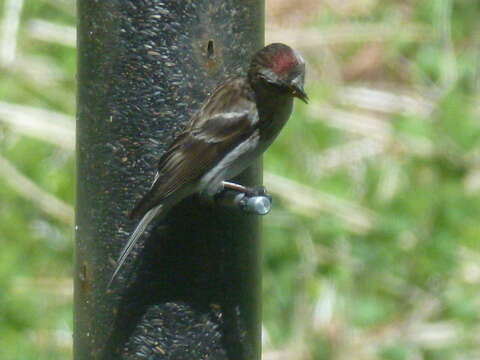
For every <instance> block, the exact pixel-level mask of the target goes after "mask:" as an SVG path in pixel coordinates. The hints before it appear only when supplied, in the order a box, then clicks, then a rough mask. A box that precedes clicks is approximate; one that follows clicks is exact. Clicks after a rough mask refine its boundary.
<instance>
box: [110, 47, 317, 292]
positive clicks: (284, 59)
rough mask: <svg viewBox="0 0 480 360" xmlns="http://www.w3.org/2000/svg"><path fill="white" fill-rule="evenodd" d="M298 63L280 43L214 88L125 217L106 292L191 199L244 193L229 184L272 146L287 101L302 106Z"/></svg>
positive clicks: (302, 67) (288, 107) (301, 70)
mask: <svg viewBox="0 0 480 360" xmlns="http://www.w3.org/2000/svg"><path fill="white" fill-rule="evenodd" d="M304 82H305V60H304V59H303V57H302V56H301V55H300V53H299V52H297V51H296V50H294V49H292V48H291V47H290V46H288V45H285V44H282V43H273V44H270V45H267V46H265V47H263V48H262V49H260V50H258V51H257V52H256V53H255V54H254V55H253V57H252V59H251V62H250V66H249V68H248V71H247V72H246V74H245V75H243V76H237V77H232V78H229V79H227V80H226V81H224V82H223V83H221V84H220V85H218V86H217V87H216V88H215V89H214V90H213V91H212V93H211V95H210V96H208V97H207V99H206V100H205V101H204V103H203V104H202V106H201V107H200V109H199V110H198V111H197V112H195V113H194V115H193V116H192V117H191V118H190V121H189V122H188V124H187V126H186V127H185V129H184V130H183V131H182V132H181V133H180V134H179V135H178V136H177V137H176V138H175V139H174V141H173V142H172V144H171V145H170V146H169V147H168V148H167V150H166V152H165V153H164V154H163V156H161V158H160V160H159V162H158V169H157V172H156V175H155V178H154V181H153V183H152V185H151V187H150V190H149V191H148V192H147V193H146V194H145V196H143V198H141V200H140V201H139V202H138V203H137V204H136V206H135V207H134V208H133V210H132V211H131V212H130V215H129V218H130V219H136V218H138V219H140V221H139V223H138V225H137V226H136V228H135V230H134V231H133V233H132V234H131V236H130V238H129V239H128V241H127V243H126V245H125V246H124V247H123V249H122V251H121V252H120V256H119V257H118V260H117V262H116V267H115V269H114V271H113V274H112V276H111V278H110V281H109V283H108V287H110V285H111V284H112V282H113V281H114V279H115V277H116V276H117V275H118V273H119V271H120V269H121V268H122V266H123V264H124V263H125V260H126V259H127V258H128V255H129V254H130V252H131V251H132V249H133V248H134V246H135V244H136V242H137V241H138V239H139V238H140V237H141V236H142V234H143V233H144V231H145V230H146V228H147V226H148V225H149V224H150V223H151V222H152V221H153V220H154V219H156V218H161V217H163V216H165V215H166V213H167V212H168V211H169V210H170V209H171V208H172V207H173V206H174V205H176V204H177V203H179V202H180V201H181V200H183V199H184V198H186V197H187V196H190V195H192V194H194V193H201V194H203V195H206V196H207V197H214V196H215V195H217V194H219V193H220V192H222V191H223V190H228V189H230V190H235V191H245V192H248V191H249V189H248V188H246V187H244V186H242V185H240V184H235V183H232V182H230V181H228V180H230V179H232V178H234V177H235V176H237V175H239V174H240V173H241V172H242V171H243V170H245V169H246V168H247V167H248V166H249V165H251V164H252V162H253V161H254V160H255V159H256V158H257V157H259V156H260V155H262V153H263V152H264V151H265V150H266V149H267V148H268V147H269V146H270V145H271V144H272V142H273V141H274V140H275V138H276V137H277V135H278V134H279V132H280V130H281V129H282V128H283V126H284V125H285V123H286V122H287V120H288V119H289V117H290V115H291V113H292V109H293V100H294V98H298V99H300V100H302V101H303V102H305V103H308V100H309V99H308V96H307V94H306V93H305V90H304Z"/></svg>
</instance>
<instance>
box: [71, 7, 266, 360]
mask: <svg viewBox="0 0 480 360" xmlns="http://www.w3.org/2000/svg"><path fill="white" fill-rule="evenodd" d="M263 8H264V4H263V0H195V1H187V0H183V1H159V0H112V1H97V0H81V1H79V2H78V14H79V27H78V54H79V55H78V120H77V125H78V126H77V159H78V168H77V219H76V221H77V226H76V266H75V330H74V355H75V360H87V359H88V360H91V359H150V360H154V359H172V360H173V359H176V360H180V359H181V360H190V359H191V360H201V359H209V360H214V359H215V360H223V359H225V360H226V359H229V360H233V359H235V360H247V359H248V360H258V359H260V307H259V304H260V299H259V290H260V278H261V277H260V267H259V258H260V255H259V253H260V246H259V218H258V217H257V216H255V215H247V214H244V213H242V212H241V211H240V210H238V209H234V208H228V207H222V206H220V205H218V204H217V205H215V204H208V203H206V202H205V201H202V200H201V199H199V198H197V197H191V198H188V199H186V200H185V201H183V202H182V203H181V204H179V205H178V206H177V207H176V208H174V209H173V210H172V211H171V213H170V214H169V216H168V217H167V218H166V219H164V220H163V221H162V222H159V223H157V224H155V225H154V226H152V227H151V228H150V229H149V230H148V231H147V233H146V234H145V235H144V236H143V237H142V239H141V240H140V242H139V244H137V247H136V248H135V250H134V251H133V253H132V255H131V256H130V258H129V259H128V261H127V263H126V265H125V266H124V267H123V268H122V270H121V272H120V273H119V276H118V278H117V279H116V281H115V283H114V284H113V286H112V288H111V289H110V290H108V291H107V283H108V280H109V279H110V276H111V274H112V271H113V269H114V262H115V260H116V259H117V256H118V254H119V252H120V249H121V248H122V246H123V244H124V243H125V241H126V240H127V238H128V237H129V235H130V233H131V231H132V230H133V229H134V227H135V225H136V221H130V220H128V219H127V214H128V212H129V211H130V210H131V209H132V207H133V206H134V204H135V202H136V201H137V200H138V199H139V198H140V197H141V196H142V195H143V194H145V192H146V191H147V189H148V187H149V186H150V184H151V182H152V180H153V175H154V172H155V168H156V162H157V161H158V159H159V157H160V156H161V155H162V153H163V151H165V149H166V148H167V146H168V145H169V144H170V143H171V142H172V140H173V139H174V137H175V134H177V133H178V131H180V130H181V129H182V127H183V126H184V125H185V123H186V122H187V121H188V120H189V118H190V116H191V115H192V113H193V112H194V111H195V110H196V109H198V108H199V106H200V104H201V102H202V101H203V100H204V99H205V97H206V96H207V94H208V92H209V91H211V90H212V89H213V87H214V86H215V85H216V84H217V83H218V82H220V81H221V80H223V79H225V78H226V77H227V76H230V75H233V74H236V73H241V72H243V71H245V70H246V68H247V66H248V64H249V61H250V58H251V56H252V54H253V53H254V52H255V51H256V50H258V49H259V48H261V47H262V45H263V14H264V11H263ZM240 181H241V182H242V183H243V184H245V185H249V186H251V185H258V184H260V183H261V166H260V163H257V164H256V165H255V166H254V167H253V168H251V169H249V170H248V171H247V172H246V173H245V174H243V175H242V177H241V180H240Z"/></svg>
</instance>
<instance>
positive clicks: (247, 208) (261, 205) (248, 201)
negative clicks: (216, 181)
mask: <svg viewBox="0 0 480 360" xmlns="http://www.w3.org/2000/svg"><path fill="white" fill-rule="evenodd" d="M222 185H223V190H222V191H221V192H220V193H223V194H222V197H223V196H224V195H225V192H228V193H231V192H234V194H235V196H234V197H233V199H232V201H231V202H233V204H234V205H236V206H238V207H239V208H240V209H241V210H242V211H244V212H247V213H250V214H256V215H266V214H268V213H269V212H270V210H271V208H272V197H271V196H270V195H269V194H268V193H267V190H266V189H265V187H264V186H254V187H247V186H243V185H240V184H235V183H232V182H228V181H224V182H223V183H222Z"/></svg>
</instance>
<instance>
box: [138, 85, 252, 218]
mask: <svg viewBox="0 0 480 360" xmlns="http://www.w3.org/2000/svg"><path fill="white" fill-rule="evenodd" d="M247 90H248V88H247ZM247 90H246V89H245V83H244V82H241V81H240V80H232V81H230V82H226V83H224V84H223V85H222V86H220V87H218V88H217V89H216V90H215V91H214V93H213V94H212V95H211V96H210V97H209V98H208V100H207V102H206V103H205V104H204V106H203V107H202V108H201V109H200V111H199V112H198V113H197V114H196V115H195V116H194V117H193V118H192V121H191V122H190V124H189V125H188V127H187V129H186V130H185V131H184V132H183V133H182V134H180V135H179V136H178V137H177V138H176V139H175V141H174V142H173V144H172V145H171V146H170V147H169V148H168V150H167V152H166V153H165V154H164V155H163V156H162V158H161V159H160V161H159V166H158V176H157V178H156V181H155V182H154V184H153V186H152V188H151V189H150V191H149V192H148V193H147V194H146V195H145V196H144V197H143V199H142V200H141V201H140V202H139V203H138V204H137V206H136V207H135V208H134V209H133V211H132V213H131V215H130V216H131V217H137V216H143V215H144V214H145V213H146V212H147V211H148V210H150V209H151V208H152V207H154V206H156V205H158V204H160V203H161V202H163V201H164V200H166V199H167V198H168V197H170V196H172V195H173V194H175V193H176V192H177V191H178V190H180V189H182V188H183V187H185V186H188V185H190V184H193V183H194V182H195V181H196V180H199V179H200V178H201V177H202V176H203V175H205V173H206V172H207V171H208V170H210V169H212V168H213V167H214V166H215V165H216V164H217V163H218V162H219V161H220V160H221V159H222V158H223V157H224V156H225V155H226V154H228V152H229V151H230V150H231V149H233V148H234V147H235V146H237V145H238V144H240V143H241V142H242V141H243V140H245V139H246V138H248V137H249V136H250V135H251V134H252V133H253V132H254V131H255V128H256V123H257V120H258V114H257V112H256V106H255V103H254V101H253V100H252V99H251V97H250V96H249V94H248V93H247V92H246V91H247Z"/></svg>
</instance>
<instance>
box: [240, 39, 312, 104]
mask: <svg viewBox="0 0 480 360" xmlns="http://www.w3.org/2000/svg"><path fill="white" fill-rule="evenodd" d="M248 76H249V79H250V81H252V82H253V83H262V84H264V85H266V86H267V87H269V88H272V90H274V91H277V92H279V93H283V94H289V95H291V96H294V97H297V98H299V99H300V100H302V101H303V102H305V103H307V102H308V96H307V94H306V93H305V91H304V89H303V84H304V81H305V60H303V58H302V56H301V55H300V54H299V53H298V52H296V51H295V50H293V49H292V48H291V47H289V46H287V45H285V44H280V43H274V44H270V45H268V46H265V47H264V48H263V49H261V50H259V51H258V52H257V53H256V54H255V55H254V56H253V58H252V63H251V65H250V70H249V72H248Z"/></svg>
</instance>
